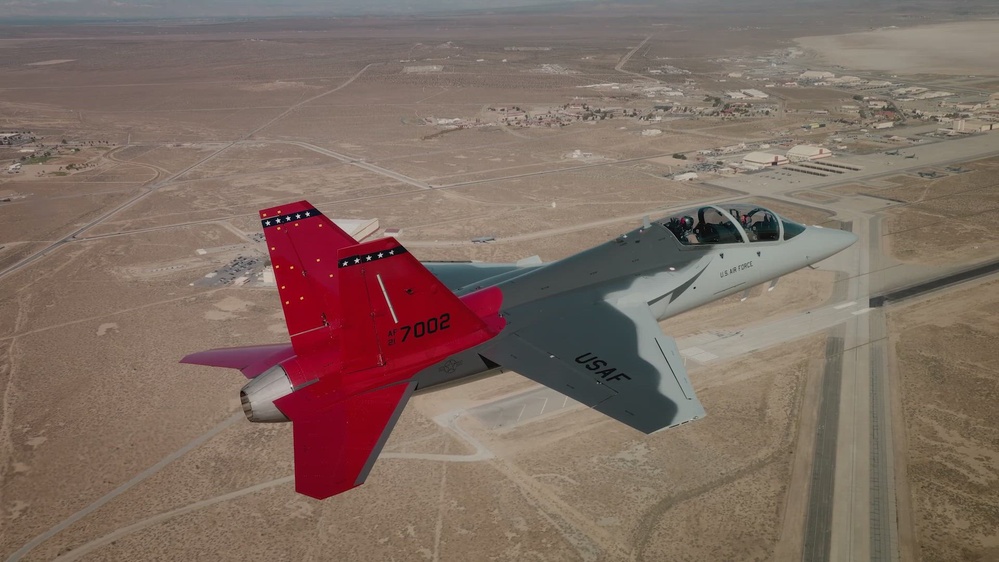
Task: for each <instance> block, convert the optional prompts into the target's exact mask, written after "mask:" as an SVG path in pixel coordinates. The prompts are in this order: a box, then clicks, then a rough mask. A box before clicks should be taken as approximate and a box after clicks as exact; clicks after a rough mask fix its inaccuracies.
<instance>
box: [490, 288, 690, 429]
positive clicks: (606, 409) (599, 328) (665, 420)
mask: <svg viewBox="0 0 999 562" xmlns="http://www.w3.org/2000/svg"><path fill="white" fill-rule="evenodd" d="M580 300H581V301H582V304H581V305H579V306H572V307H564V308H563V309H562V312H561V313H559V312H557V311H544V312H543V314H537V315H536V318H537V321H533V322H531V321H529V320H528V319H524V320H523V321H522V322H517V316H518V314H517V313H516V311H512V314H511V315H510V319H509V320H510V323H509V324H508V329H509V328H514V330H513V332H512V333H511V334H510V335H509V336H507V337H503V338H498V339H497V340H495V343H493V344H492V345H490V346H489V347H488V348H486V351H485V352H484V353H483V355H484V356H485V357H487V358H488V359H490V360H492V361H494V362H496V363H498V364H500V365H503V366H504V367H507V368H509V369H511V370H513V371H516V372H518V373H520V374H521V375H523V376H525V377H527V378H529V379H531V380H534V381H537V382H539V383H541V384H543V385H545V386H547V387H549V388H552V389H554V390H557V391H559V392H561V393H562V394H565V395H566V396H568V397H570V398H572V399H573V400H576V401H578V402H581V403H583V404H586V405H587V406H590V407H592V408H593V409H595V410H597V411H600V412H602V413H604V414H606V415H608V416H610V417H612V418H614V419H616V420H618V421H620V422H623V423H625V424H627V425H629V426H631V427H633V428H635V429H637V430H639V431H643V432H645V433H652V432H653V431H657V430H660V429H664V428H667V427H672V426H675V425H678V424H681V423H684V422H687V421H690V420H693V419H697V418H701V417H704V408H703V407H702V406H701V403H700V402H699V401H698V400H697V397H696V396H695V395H694V391H693V388H691V386H690V381H689V380H688V379H687V371H686V369H685V368H684V365H683V359H682V357H681V356H680V353H679V351H678V350H677V347H676V342H675V340H673V338H670V337H667V336H665V335H663V333H662V331H661V330H660V329H659V324H658V323H657V322H656V320H655V318H653V316H652V312H651V311H650V310H649V307H648V305H647V304H646V303H644V302H638V303H634V304H619V303H610V302H607V301H604V300H598V301H597V302H595V303H594V302H592V301H589V302H586V301H585V300H583V299H580ZM531 315H533V314H531ZM520 323H522V324H524V327H523V328H520V329H516V328H515V326H516V324H520Z"/></svg>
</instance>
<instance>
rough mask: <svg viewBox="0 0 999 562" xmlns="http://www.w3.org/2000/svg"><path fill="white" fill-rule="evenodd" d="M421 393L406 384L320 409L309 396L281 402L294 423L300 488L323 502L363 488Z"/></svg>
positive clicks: (297, 489)
mask: <svg viewBox="0 0 999 562" xmlns="http://www.w3.org/2000/svg"><path fill="white" fill-rule="evenodd" d="M415 389H416V382H411V381H405V382H401V383H397V384H394V385H391V386H385V387H382V388H379V389H377V390H372V391H369V392H365V393H363V394H358V395H355V396H351V397H349V398H347V399H345V400H343V401H340V402H337V403H335V404H333V405H331V406H326V407H325V408H324V409H321V410H319V411H317V410H316V406H317V404H316V403H315V402H314V401H313V400H310V399H308V397H306V396H301V395H296V394H291V395H289V396H287V397H285V398H282V399H281V400H279V401H278V406H279V407H280V408H281V410H282V411H283V412H284V413H285V414H287V415H288V417H289V418H290V419H291V421H292V428H293V433H294V440H295V490H296V491H297V492H299V493H300V494H305V495H307V496H310V497H313V498H316V499H319V500H321V499H325V498H328V497H330V496H334V495H336V494H339V493H341V492H346V491H347V490H350V489H351V488H355V487H357V486H360V485H361V484H363V483H364V481H365V480H366V479H367V477H368V473H369V472H371V467H372V466H374V463H375V460H376V459H377V458H378V455H379V453H381V450H382V447H384V446H385V441H387V440H388V436H389V434H390V433H391V432H392V428H393V427H394V426H395V424H396V422H397V421H398V420H399V416H400V415H401V414H402V411H403V408H404V407H405V406H406V402H407V401H408V400H409V397H410V396H411V395H412V394H413V391H414V390H415Z"/></svg>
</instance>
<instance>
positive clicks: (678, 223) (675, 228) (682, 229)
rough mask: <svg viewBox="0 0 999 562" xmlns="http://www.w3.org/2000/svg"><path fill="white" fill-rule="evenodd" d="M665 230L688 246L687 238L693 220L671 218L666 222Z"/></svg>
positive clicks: (688, 218)
mask: <svg viewBox="0 0 999 562" xmlns="http://www.w3.org/2000/svg"><path fill="white" fill-rule="evenodd" d="M665 226H666V228H668V229H669V231H670V232H672V233H673V236H676V239H677V240H679V241H680V243H682V244H690V243H691V240H690V239H689V236H690V235H691V230H692V229H693V228H694V218H693V217H690V216H682V217H671V218H670V219H669V221H667V222H666V225H665Z"/></svg>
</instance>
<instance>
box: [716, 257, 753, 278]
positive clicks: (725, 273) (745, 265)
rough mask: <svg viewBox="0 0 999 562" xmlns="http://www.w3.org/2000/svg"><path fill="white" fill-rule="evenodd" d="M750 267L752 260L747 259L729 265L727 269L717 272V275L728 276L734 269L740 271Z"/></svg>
mask: <svg viewBox="0 0 999 562" xmlns="http://www.w3.org/2000/svg"><path fill="white" fill-rule="evenodd" d="M750 267H753V262H751V261H747V262H746V263H740V264H739V265H733V266H732V267H730V268H728V269H723V270H721V272H720V273H719V274H718V276H719V277H728V276H729V275H732V274H733V273H735V272H736V271H742V270H743V269H749V268H750Z"/></svg>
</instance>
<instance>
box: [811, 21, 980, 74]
mask: <svg viewBox="0 0 999 562" xmlns="http://www.w3.org/2000/svg"><path fill="white" fill-rule="evenodd" d="M996 35H999V20H995V19H993V20H983V21H975V22H958V23H946V24H938V25H922V26H917V27H910V28H904V29H879V30H877V31H867V32H863V33H848V34H844V35H832V36H821V37H801V38H798V39H797V40H796V41H797V42H798V44H799V45H801V46H802V47H804V48H806V49H810V50H812V51H814V52H816V53H817V54H818V55H819V57H820V60H822V61H823V62H825V63H826V64H831V65H839V66H842V67H844V68H849V69H855V70H877V71H883V72H890V73H893V74H949V75H959V74H984V75H995V74H996V66H995V59H996V57H999V43H997V42H996V41H995V40H994V38H995V37H996Z"/></svg>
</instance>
